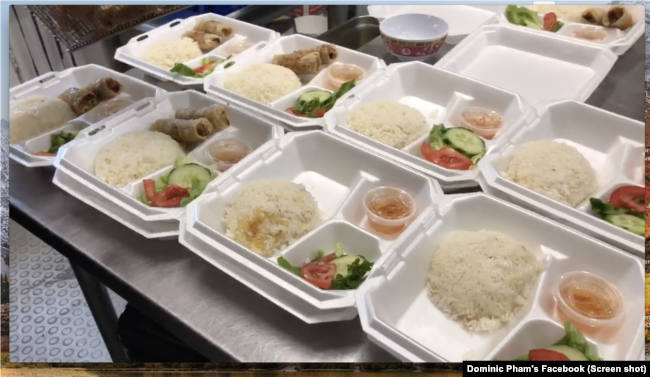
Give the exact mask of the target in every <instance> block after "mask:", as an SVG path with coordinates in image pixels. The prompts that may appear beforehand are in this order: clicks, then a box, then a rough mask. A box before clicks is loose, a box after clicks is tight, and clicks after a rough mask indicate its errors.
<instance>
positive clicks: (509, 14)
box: [506, 5, 564, 33]
mask: <svg viewBox="0 0 650 377" xmlns="http://www.w3.org/2000/svg"><path fill="white" fill-rule="evenodd" d="M506 19H508V21H509V22H510V23H511V24H515V25H519V26H525V27H529V28H531V29H537V30H546V31H550V32H553V33H555V32H557V31H558V30H560V29H561V28H562V26H564V24H563V23H562V22H560V21H558V19H557V15H556V14H555V13H552V12H551V13H546V14H545V15H544V17H543V24H542V23H540V22H539V15H538V14H537V12H535V11H532V10H530V9H528V8H526V7H524V6H517V5H508V6H507V7H506Z"/></svg>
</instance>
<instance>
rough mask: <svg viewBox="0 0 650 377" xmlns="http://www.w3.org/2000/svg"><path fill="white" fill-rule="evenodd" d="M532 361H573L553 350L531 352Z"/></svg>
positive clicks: (529, 356) (529, 354)
mask: <svg viewBox="0 0 650 377" xmlns="http://www.w3.org/2000/svg"><path fill="white" fill-rule="evenodd" d="M528 359H529V360H530V361H571V360H569V358H568V357H566V356H565V355H564V354H563V353H560V352H556V351H551V350H531V351H530V352H528Z"/></svg>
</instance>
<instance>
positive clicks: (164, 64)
mask: <svg viewBox="0 0 650 377" xmlns="http://www.w3.org/2000/svg"><path fill="white" fill-rule="evenodd" d="M201 55H203V52H201V49H200V48H199V44H198V43H196V42H194V40H192V38H177V39H165V40H162V41H157V42H154V43H152V44H151V46H149V47H148V48H147V49H146V50H145V51H144V52H143V53H142V55H140V59H142V60H144V61H145V62H147V63H151V64H153V65H155V66H157V67H161V68H165V69H172V68H173V67H174V64H176V63H185V62H187V61H188V60H192V59H196V58H198V57H199V56H201Z"/></svg>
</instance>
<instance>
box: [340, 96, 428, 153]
mask: <svg viewBox="0 0 650 377" xmlns="http://www.w3.org/2000/svg"><path fill="white" fill-rule="evenodd" d="M347 123H348V125H347V127H348V128H349V129H351V130H353V131H356V132H358V133H360V134H362V135H364V136H367V137H369V138H371V139H373V140H376V141H378V142H380V143H383V144H386V145H388V146H391V147H393V148H398V149H401V148H404V147H406V146H407V145H408V144H410V143H412V142H413V141H415V140H416V139H417V138H419V137H420V136H422V135H424V134H425V133H427V132H428V131H429V127H428V126H427V123H426V119H425V118H424V115H422V113H420V112H419V111H418V110H416V109H414V108H412V107H409V106H406V105H402V104H401V103H397V102H390V101H380V102H372V103H367V104H363V105H361V106H359V107H358V108H356V109H354V110H353V111H351V112H350V114H349V115H348V121H347Z"/></svg>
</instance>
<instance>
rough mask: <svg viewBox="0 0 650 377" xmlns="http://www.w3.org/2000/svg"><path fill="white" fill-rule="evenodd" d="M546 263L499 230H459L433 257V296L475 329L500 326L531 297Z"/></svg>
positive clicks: (444, 309)
mask: <svg viewBox="0 0 650 377" xmlns="http://www.w3.org/2000/svg"><path fill="white" fill-rule="evenodd" d="M543 269H544V263H543V262H542V261H540V260H539V259H538V258H537V257H536V256H535V254H533V253H532V252H531V251H529V250H527V249H526V247H525V246H524V245H523V244H521V243H520V242H517V241H516V240H514V239H512V238H511V237H509V236H506V235H504V234H501V233H498V232H492V231H486V230H482V231H480V232H467V231H455V232H453V233H451V234H450V235H449V236H448V237H447V238H445V239H444V240H443V241H442V242H441V243H440V244H439V245H438V249H437V250H436V251H435V252H434V254H433V257H432V258H431V267H430V270H429V277H428V292H429V298H430V299H431V301H432V302H433V304H434V305H435V306H436V307H437V308H438V309H440V310H441V311H442V312H443V313H445V314H446V315H447V316H449V317H451V318H452V319H454V320H461V321H462V324H463V326H465V327H466V328H467V329H468V330H469V331H473V332H483V331H492V330H495V329H498V328H499V327H501V326H502V325H503V324H505V323H507V322H509V321H510V320H511V319H512V318H513V316H514V315H515V314H516V312H517V311H518V310H519V309H520V307H521V306H522V305H523V304H524V303H525V302H526V300H527V299H528V296H529V295H530V293H531V291H532V287H533V285H534V284H535V282H536V281H537V278H538V277H539V275H540V274H541V273H542V271H543Z"/></svg>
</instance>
